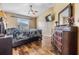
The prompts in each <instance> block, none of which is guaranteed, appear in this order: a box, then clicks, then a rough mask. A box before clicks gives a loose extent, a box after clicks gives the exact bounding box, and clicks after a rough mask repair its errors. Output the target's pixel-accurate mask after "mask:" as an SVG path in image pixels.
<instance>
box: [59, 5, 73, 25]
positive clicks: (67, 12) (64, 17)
mask: <svg viewBox="0 0 79 59" xmlns="http://www.w3.org/2000/svg"><path fill="white" fill-rule="evenodd" d="M71 9H72V8H71V4H69V5H67V6H66V7H65V8H64V9H63V10H61V11H60V12H59V14H58V24H59V25H66V26H67V25H69V22H68V20H69V18H70V17H71V16H72V11H71Z"/></svg>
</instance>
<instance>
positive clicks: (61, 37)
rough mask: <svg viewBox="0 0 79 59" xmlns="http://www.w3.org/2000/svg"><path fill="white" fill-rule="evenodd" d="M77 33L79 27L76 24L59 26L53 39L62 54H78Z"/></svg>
mask: <svg viewBox="0 0 79 59" xmlns="http://www.w3.org/2000/svg"><path fill="white" fill-rule="evenodd" d="M77 33H78V28H77V27H75V26H72V27H69V26H57V27H56V28H55V32H54V34H53V39H52V43H53V44H54V47H55V48H56V49H55V50H56V51H58V52H59V53H60V54H61V55H76V54H77Z"/></svg>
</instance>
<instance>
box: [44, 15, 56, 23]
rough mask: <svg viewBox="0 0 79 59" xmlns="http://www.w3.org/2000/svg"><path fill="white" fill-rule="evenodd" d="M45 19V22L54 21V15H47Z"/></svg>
mask: <svg viewBox="0 0 79 59" xmlns="http://www.w3.org/2000/svg"><path fill="white" fill-rule="evenodd" d="M45 19H46V22H51V21H53V20H54V19H55V15H54V14H53V15H51V14H49V15H47V16H46V17H45Z"/></svg>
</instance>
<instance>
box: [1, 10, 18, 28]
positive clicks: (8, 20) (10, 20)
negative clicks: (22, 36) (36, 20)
mask: <svg viewBox="0 0 79 59" xmlns="http://www.w3.org/2000/svg"><path fill="white" fill-rule="evenodd" d="M0 16H1V17H3V21H4V24H5V28H12V27H15V28H16V27H17V23H16V20H15V19H14V18H11V17H10V15H9V14H7V13H5V12H3V11H0Z"/></svg>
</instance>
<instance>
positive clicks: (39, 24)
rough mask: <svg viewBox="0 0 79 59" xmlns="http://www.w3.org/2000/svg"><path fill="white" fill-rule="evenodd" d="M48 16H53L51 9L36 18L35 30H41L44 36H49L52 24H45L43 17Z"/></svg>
mask: <svg viewBox="0 0 79 59" xmlns="http://www.w3.org/2000/svg"><path fill="white" fill-rule="evenodd" d="M49 14H53V8H50V9H48V10H46V11H45V12H43V13H42V14H41V15H40V16H39V17H38V18H37V28H39V29H42V32H43V35H44V36H48V35H49V36H50V35H51V30H52V24H53V22H46V21H45V17H46V16H47V15H49Z"/></svg>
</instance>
